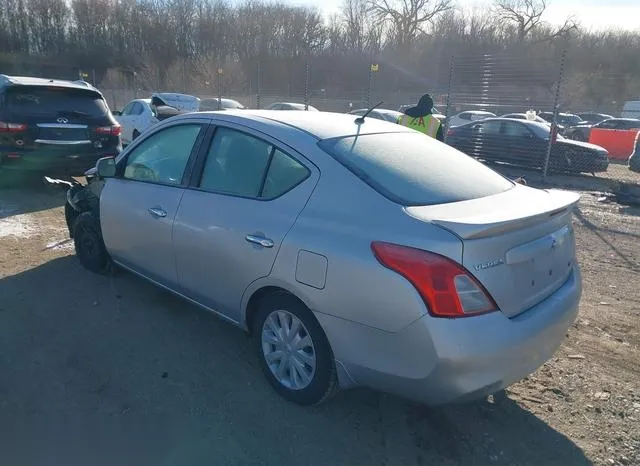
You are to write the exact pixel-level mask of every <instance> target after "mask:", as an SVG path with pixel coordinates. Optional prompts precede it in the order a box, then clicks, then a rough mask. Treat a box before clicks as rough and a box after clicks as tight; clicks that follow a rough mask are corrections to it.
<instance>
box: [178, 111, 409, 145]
mask: <svg viewBox="0 0 640 466" xmlns="http://www.w3.org/2000/svg"><path fill="white" fill-rule="evenodd" d="M203 116H209V117H211V118H215V119H218V120H220V119H222V120H226V121H229V122H231V123H238V124H245V125H247V124H250V125H251V127H253V128H255V129H258V130H262V131H264V132H267V133H268V132H269V130H270V128H274V127H280V128H282V129H288V130H289V131H290V130H291V129H295V130H298V131H300V132H302V133H306V134H307V135H310V136H312V137H314V138H315V139H329V138H336V137H344V136H352V135H356V134H373V133H404V132H410V131H412V130H410V129H407V128H405V127H404V126H400V125H390V124H389V123H388V122H384V121H381V120H378V119H375V118H366V119H365V122H364V123H362V124H357V123H356V118H354V115H350V114H348V113H331V112H282V111H278V110H241V111H238V110H229V111H226V112H198V113H191V114H185V115H184V116H181V117H180V118H185V119H188V118H202V117H203ZM174 121H175V120H174Z"/></svg>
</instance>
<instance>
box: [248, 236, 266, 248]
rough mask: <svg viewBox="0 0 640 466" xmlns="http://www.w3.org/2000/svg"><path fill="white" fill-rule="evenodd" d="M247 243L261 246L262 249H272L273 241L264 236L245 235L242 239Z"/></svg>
mask: <svg viewBox="0 0 640 466" xmlns="http://www.w3.org/2000/svg"><path fill="white" fill-rule="evenodd" d="M244 239H246V240H247V241H248V242H250V243H253V244H257V245H260V246H262V247H263V248H272V247H273V241H271V240H270V239H269V238H265V237H264V236H257V235H247V236H245V237H244Z"/></svg>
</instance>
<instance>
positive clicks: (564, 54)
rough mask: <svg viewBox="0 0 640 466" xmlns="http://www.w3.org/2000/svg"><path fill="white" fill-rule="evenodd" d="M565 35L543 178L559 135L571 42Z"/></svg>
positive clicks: (546, 173) (567, 34)
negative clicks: (561, 94)
mask: <svg viewBox="0 0 640 466" xmlns="http://www.w3.org/2000/svg"><path fill="white" fill-rule="evenodd" d="M565 34H566V36H565V37H564V39H565V43H564V46H563V48H562V55H561V56H560V69H559V71H558V81H557V83H556V94H555V98H554V100H553V119H552V122H551V131H550V133H549V144H547V155H546V157H545V159H544V169H543V172H542V178H543V179H545V180H546V179H547V175H548V173H549V159H550V158H551V152H552V149H553V144H554V143H555V140H556V137H557V135H558V123H557V120H558V112H559V110H560V90H561V88H562V79H563V78H564V68H565V65H566V61H567V48H568V43H569V40H568V39H569V33H565Z"/></svg>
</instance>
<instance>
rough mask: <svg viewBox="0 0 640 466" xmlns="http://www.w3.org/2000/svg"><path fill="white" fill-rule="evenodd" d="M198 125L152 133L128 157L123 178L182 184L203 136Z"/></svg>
mask: <svg viewBox="0 0 640 466" xmlns="http://www.w3.org/2000/svg"><path fill="white" fill-rule="evenodd" d="M200 130H201V126H200V125H199V124H185V125H178V126H171V127H169V128H166V129H163V130H162V131H159V132H157V133H154V134H152V135H151V136H149V137H147V138H146V139H145V140H144V141H142V142H141V143H140V144H139V145H137V146H136V147H135V148H134V149H133V151H132V152H131V153H130V154H129V156H128V157H127V161H126V165H125V170H124V177H125V178H127V179H130V180H136V181H147V182H152V183H162V184H170V185H179V184H181V182H182V177H183V175H184V171H185V168H186V166H187V162H188V161H189V156H190V155H191V152H192V151H193V146H194V145H195V143H196V140H197V139H198V135H199V134H200Z"/></svg>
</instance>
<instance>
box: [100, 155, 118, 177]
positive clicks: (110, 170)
mask: <svg viewBox="0 0 640 466" xmlns="http://www.w3.org/2000/svg"><path fill="white" fill-rule="evenodd" d="M96 173H97V174H98V176H99V177H100V178H113V177H114V176H116V159H114V158H113V157H102V158H101V159H98V161H97V162H96Z"/></svg>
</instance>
